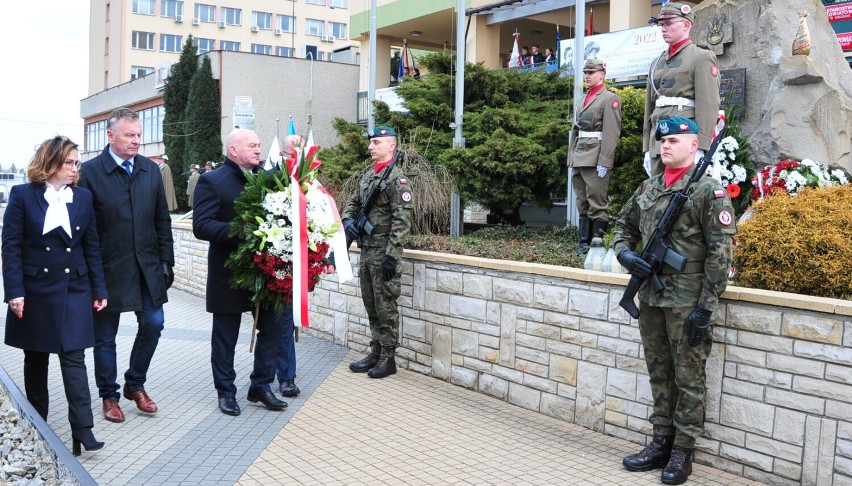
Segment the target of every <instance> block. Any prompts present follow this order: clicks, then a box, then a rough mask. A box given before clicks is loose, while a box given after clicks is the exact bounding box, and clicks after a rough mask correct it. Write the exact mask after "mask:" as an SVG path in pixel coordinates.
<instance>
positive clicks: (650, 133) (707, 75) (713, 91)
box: [642, 40, 721, 157]
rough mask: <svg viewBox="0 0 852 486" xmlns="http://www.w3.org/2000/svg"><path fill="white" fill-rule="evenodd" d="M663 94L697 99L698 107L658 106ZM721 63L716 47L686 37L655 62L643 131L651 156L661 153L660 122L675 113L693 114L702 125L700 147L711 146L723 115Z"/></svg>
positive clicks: (646, 100)
mask: <svg viewBox="0 0 852 486" xmlns="http://www.w3.org/2000/svg"><path fill="white" fill-rule="evenodd" d="M660 96H668V97H677V98H686V99H689V100H694V102H695V107H688V106H684V107H682V109H680V110H679V109H678V107H677V106H663V107H659V108H657V107H656V101H657V98H659V97H660ZM720 103H721V100H720V97H719V67H718V66H717V65H716V55H715V54H713V52H712V51H710V50H707V49H704V48H702V47H698V46H697V45H695V44H693V43H692V41H691V40H688V41H686V42H685V43H684V44H683V45H682V46H680V48H678V50H677V51H675V53H674V55H672V56H671V57H669V51H668V49H666V50H665V51H664V52H663V53H662V54H660V57H658V58H657V59H656V60H655V61H654V62H652V63H651V69H650V71H649V74H648V82H647V85H646V87H645V127H644V130H643V132H642V136H643V138H642V140H643V142H642V151H643V152H648V151H650V152H651V157H656V156H657V155H659V153H660V143H659V142H657V141H656V140H655V139H654V131H655V130H656V129H657V122H658V121H660V120H661V119H664V118H671V117H675V116H679V117H684V118H690V119H692V120H695V123H696V124H697V125H698V130H699V132H700V133H699V134H698V147H699V148H701V149H703V150H707V149H708V148H710V142H711V140H712V138H713V128H714V127H715V126H716V118H717V117H718V115H719V108H720V107H719V104H720Z"/></svg>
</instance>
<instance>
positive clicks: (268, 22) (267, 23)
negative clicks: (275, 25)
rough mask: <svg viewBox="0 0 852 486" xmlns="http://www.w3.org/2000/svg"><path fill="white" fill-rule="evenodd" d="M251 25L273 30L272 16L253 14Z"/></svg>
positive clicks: (259, 13)
mask: <svg viewBox="0 0 852 486" xmlns="http://www.w3.org/2000/svg"><path fill="white" fill-rule="evenodd" d="M251 25H253V26H255V27H259V28H261V29H263V30H270V29H272V14H271V13H266V12H252V13H251Z"/></svg>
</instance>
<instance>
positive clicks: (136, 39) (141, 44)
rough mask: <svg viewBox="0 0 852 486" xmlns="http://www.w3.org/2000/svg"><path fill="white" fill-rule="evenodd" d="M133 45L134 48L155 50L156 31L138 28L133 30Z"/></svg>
mask: <svg viewBox="0 0 852 486" xmlns="http://www.w3.org/2000/svg"><path fill="white" fill-rule="evenodd" d="M131 47H133V48H134V49H143V50H146V51H153V50H154V33H153V32H140V31H138V30H134V31H133V40H132V42H131Z"/></svg>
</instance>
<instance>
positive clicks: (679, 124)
mask: <svg viewBox="0 0 852 486" xmlns="http://www.w3.org/2000/svg"><path fill="white" fill-rule="evenodd" d="M683 133H695V134H698V125H696V124H695V122H694V121H692V120H690V119H689V118H682V117H674V118H666V119H663V120H660V121H659V123H657V132H656V134H655V135H654V138H656V139H657V140H658V141H659V140H660V139H661V138H663V137H665V136H667V135H680V134H683Z"/></svg>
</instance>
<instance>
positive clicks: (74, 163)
mask: <svg viewBox="0 0 852 486" xmlns="http://www.w3.org/2000/svg"><path fill="white" fill-rule="evenodd" d="M62 165H64V166H65V168H66V169H74V170H80V166H81V165H82V164H81V163H80V161H79V160H68V161H66V162H63V163H62Z"/></svg>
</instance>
